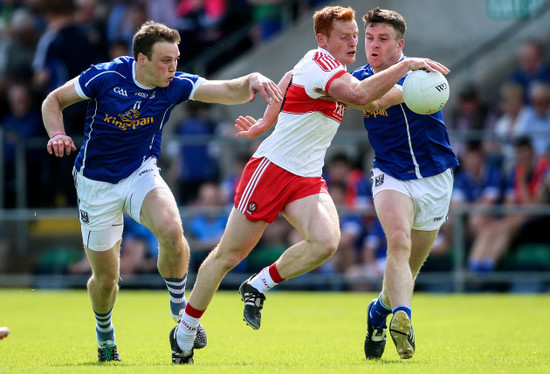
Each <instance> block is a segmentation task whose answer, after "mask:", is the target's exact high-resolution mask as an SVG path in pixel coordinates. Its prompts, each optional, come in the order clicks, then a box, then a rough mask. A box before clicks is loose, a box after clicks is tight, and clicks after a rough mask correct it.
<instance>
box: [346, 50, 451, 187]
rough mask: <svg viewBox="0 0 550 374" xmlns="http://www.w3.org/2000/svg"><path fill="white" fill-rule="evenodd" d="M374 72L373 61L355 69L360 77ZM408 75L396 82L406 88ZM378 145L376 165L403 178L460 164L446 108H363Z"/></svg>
mask: <svg viewBox="0 0 550 374" xmlns="http://www.w3.org/2000/svg"><path fill="white" fill-rule="evenodd" d="M403 58H406V57H403ZM373 74H374V70H373V69H372V68H371V66H370V65H368V64H367V65H365V66H362V67H360V68H358V69H356V70H354V71H353V72H352V75H353V76H354V77H356V78H357V79H359V80H363V79H366V78H368V77H370V76H371V75H373ZM405 77H406V75H405V76H403V78H401V80H400V81H399V82H398V83H397V84H396V86H397V87H398V88H399V89H401V90H403V82H404V81H405ZM363 114H364V119H363V122H364V125H365V128H366V130H367V132H368V137H369V141H370V144H371V145H372V147H373V149H374V161H373V166H374V167H377V168H379V169H380V170H382V171H383V172H385V173H388V174H389V175H391V176H392V177H394V178H396V179H399V180H411V179H419V178H425V177H431V176H434V175H437V174H440V173H442V172H444V171H445V170H447V169H449V168H453V167H456V166H458V160H457V158H456V156H455V154H454V152H453V150H452V149H451V145H450V142H449V135H448V134H447V126H446V125H445V122H444V121H443V112H442V111H441V110H440V111H438V112H435V113H433V114H429V115H421V114H417V113H414V112H413V111H411V110H410V109H409V108H407V106H406V105H405V104H404V103H401V104H398V105H394V106H392V107H389V108H387V109H384V110H380V111H367V110H365V111H363Z"/></svg>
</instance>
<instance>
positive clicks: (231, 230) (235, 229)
mask: <svg viewBox="0 0 550 374" xmlns="http://www.w3.org/2000/svg"><path fill="white" fill-rule="evenodd" d="M267 225H268V223H267V222H265V221H257V222H252V221H249V220H248V219H247V218H246V216H245V215H244V214H243V213H241V212H239V211H238V210H237V209H235V208H233V209H232V210H231V214H230V215H229V219H228V221H227V225H226V227H225V231H224V233H223V235H222V238H221V240H220V243H219V245H218V246H217V247H216V248H215V249H214V252H213V256H215V257H218V258H220V257H232V258H235V257H236V258H241V259H242V258H244V257H246V256H247V255H248V254H249V253H250V251H251V250H252V249H253V248H254V247H255V246H256V244H258V241H259V240H260V238H261V237H262V234H263V232H264V230H265V228H266V227H267Z"/></svg>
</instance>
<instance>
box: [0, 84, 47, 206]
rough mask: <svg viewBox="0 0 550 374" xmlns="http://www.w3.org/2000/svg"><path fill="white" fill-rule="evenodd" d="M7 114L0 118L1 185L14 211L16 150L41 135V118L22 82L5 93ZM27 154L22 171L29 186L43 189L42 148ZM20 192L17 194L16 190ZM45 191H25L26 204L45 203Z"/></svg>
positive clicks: (28, 88) (7, 202)
mask: <svg viewBox="0 0 550 374" xmlns="http://www.w3.org/2000/svg"><path fill="white" fill-rule="evenodd" d="M8 105H9V112H8V114H7V115H6V116H5V117H4V118H2V119H0V127H1V128H2V130H3V132H4V144H3V148H4V168H5V170H4V173H5V176H4V183H5V184H4V186H5V196H4V201H5V206H6V207H7V208H14V207H15V202H16V195H17V193H18V191H17V185H16V156H17V154H16V148H17V146H18V144H19V143H22V144H24V143H25V142H26V141H27V140H29V139H31V138H33V137H36V136H42V135H43V131H44V130H43V127H42V116H41V115H40V111H38V110H37V109H36V105H33V97H32V94H31V90H30V87H29V86H28V85H27V84H24V83H14V84H13V85H11V87H10V88H9V90H8ZM25 155H26V165H25V166H26V170H24V171H25V172H26V173H27V174H26V178H27V184H28V185H29V186H43V185H44V184H43V181H42V178H41V177H40V176H41V173H42V172H43V171H44V167H43V166H44V165H43V163H42V160H44V157H43V153H42V150H41V149H32V148H30V149H28V150H26V152H25ZM19 192H20V191H19ZM44 192H45V191H44V189H42V188H40V189H38V188H37V189H31V188H28V189H27V195H28V196H27V200H28V201H27V203H28V205H29V206H38V205H40V204H41V203H42V204H43V203H44V196H43V195H42V194H43V193H44Z"/></svg>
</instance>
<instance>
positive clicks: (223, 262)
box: [209, 248, 244, 271]
mask: <svg viewBox="0 0 550 374" xmlns="http://www.w3.org/2000/svg"><path fill="white" fill-rule="evenodd" d="M209 257H211V261H214V262H216V263H217V265H218V266H219V267H220V268H222V269H223V270H225V271H229V270H231V269H233V268H234V267H235V266H237V265H238V264H239V263H240V262H241V261H242V260H243V259H244V256H243V255H241V254H240V253H239V252H238V251H227V250H226V251H221V250H219V248H216V249H215V250H214V251H213V252H212V254H211V256H209Z"/></svg>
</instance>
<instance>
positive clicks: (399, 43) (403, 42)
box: [397, 38, 405, 50]
mask: <svg viewBox="0 0 550 374" xmlns="http://www.w3.org/2000/svg"><path fill="white" fill-rule="evenodd" d="M397 44H398V45H399V48H401V50H403V47H404V46H405V39H403V38H401V39H399V40H398V41H397Z"/></svg>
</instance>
